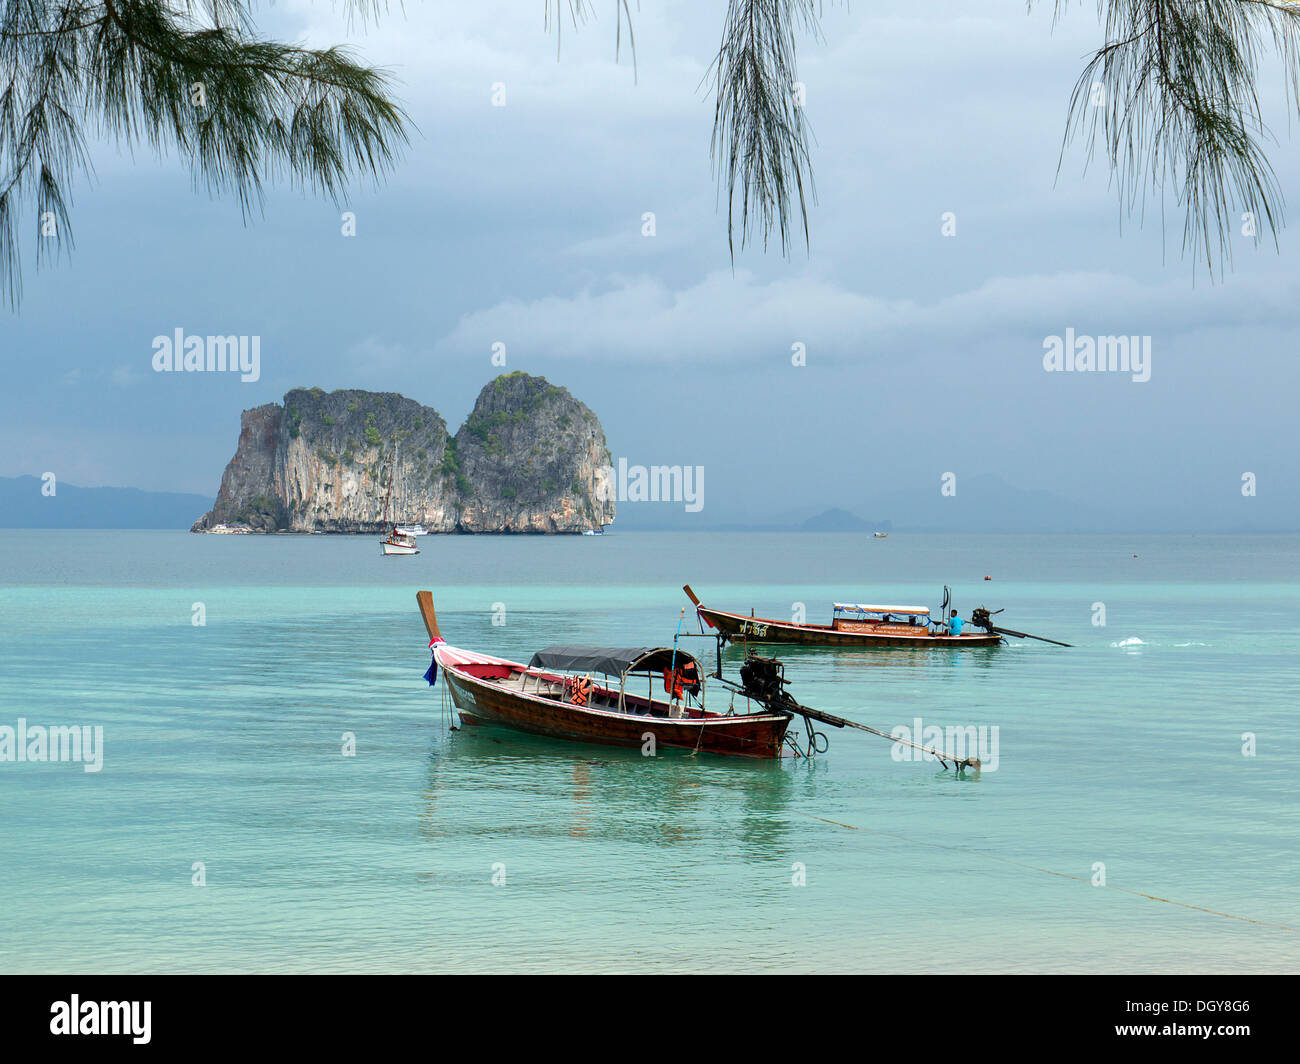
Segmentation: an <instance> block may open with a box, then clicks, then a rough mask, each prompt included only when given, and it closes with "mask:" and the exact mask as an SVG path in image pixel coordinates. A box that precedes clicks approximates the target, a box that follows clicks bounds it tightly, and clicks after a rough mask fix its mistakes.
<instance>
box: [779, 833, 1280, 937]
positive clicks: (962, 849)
mask: <svg viewBox="0 0 1300 1064" xmlns="http://www.w3.org/2000/svg"><path fill="white" fill-rule="evenodd" d="M794 812H796V813H798V814H799V815H800V816H806V817H810V818H811V819H813V820H820V821H821V822H822V823H823V824H834V825H835V826H836V827H840V828H848V829H849V830H850V831H866V832H868V833H870V834H872V835H883V836H884V837H886V838H890V839H900V840H902V841H903V842H914V843H916V844H917V845H920V846H931V847H933V848H935V849H939V850H949V851H951V852H954V853H969V854H974V855H975V856H976V857H987V858H988V859H989V860H991V861H1002V862H1003V863H1004V864H1009V865H1015V866H1016V867H1017V868H1028V869H1031V870H1032V871H1035V872H1046V873H1047V874H1048V875H1049V876H1059V877H1060V878H1061V879H1073V880H1075V881H1077V882H1079V883H1088V884H1091V883H1092V880H1091V879H1089V878H1088V877H1087V876H1076V875H1073V874H1072V873H1070V872H1058V871H1056V870H1055V869H1053V868H1043V867H1041V866H1040V865H1033V864H1028V863H1026V862H1024V861H1016V860H1013V859H1012V858H1010V857H1003V856H1002V855H1001V854H997V853H987V852H986V851H984V850H972V849H970V848H969V847H967V846H948V845H945V844H944V843H942V842H928V841H926V840H925V839H914V838H912V837H910V836H908V835H899V834H896V833H895V832H892V831H881V830H879V829H878V828H864V827H859V826H858V825H856V824H844V823H841V822H840V821H838V820H829V819H827V818H826V817H824V816H817V815H816V814H815V813H805V812H804V811H803V810H802V809H796V810H794ZM1100 886H1102V887H1104V888H1105V889H1107V890H1118V891H1121V892H1122V893H1124V894H1132V895H1134V896H1136V897H1139V898H1149V899H1150V900H1151V901H1162V902H1164V903H1165V904H1166V905H1177V906H1179V907H1180V908H1183V909H1193V910H1195V911H1196V912H1201V913H1209V914H1210V915H1212V916H1222V917H1224V918H1226V919H1228V920H1241V921H1242V922H1243V923H1247V924H1258V925H1259V926H1260V927H1274V928H1277V929H1278V930H1279V931H1291V932H1294V933H1295V934H1300V927H1291V926H1289V925H1288V924H1275V923H1273V922H1271V921H1269V920H1256V919H1255V918H1254V917H1251V916H1238V915H1236V914H1235V913H1225V912H1221V911H1220V910H1218V909H1210V908H1207V907H1206V906H1204V905H1192V904H1191V903H1190V902H1185V901H1176V900H1175V899H1173V898H1162V897H1160V895H1158V894H1147V893H1146V892H1145V891H1141V890H1133V889H1132V888H1131V887H1117V886H1114V885H1112V884H1110V883H1102V884H1100Z"/></svg>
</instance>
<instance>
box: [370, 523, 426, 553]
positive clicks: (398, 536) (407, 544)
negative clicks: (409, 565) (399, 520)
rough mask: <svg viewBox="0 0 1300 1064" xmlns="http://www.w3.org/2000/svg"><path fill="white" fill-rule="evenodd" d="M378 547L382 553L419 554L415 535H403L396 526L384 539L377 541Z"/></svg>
mask: <svg viewBox="0 0 1300 1064" xmlns="http://www.w3.org/2000/svg"><path fill="white" fill-rule="evenodd" d="M379 549H380V551H381V552H382V553H384V554H419V553H420V548H419V547H417V546H416V545H415V537H414V536H408V535H404V534H403V533H402V532H400V531H398V530H397V529H396V528H395V529H393V531H392V532H391V533H389V535H388V536H387V538H385V539H381V540H380V541H379Z"/></svg>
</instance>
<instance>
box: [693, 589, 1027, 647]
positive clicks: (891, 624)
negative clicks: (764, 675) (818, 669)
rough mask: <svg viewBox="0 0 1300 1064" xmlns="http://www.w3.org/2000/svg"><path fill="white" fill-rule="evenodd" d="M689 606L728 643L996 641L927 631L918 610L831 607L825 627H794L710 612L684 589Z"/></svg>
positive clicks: (996, 640)
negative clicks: (830, 613)
mask: <svg viewBox="0 0 1300 1064" xmlns="http://www.w3.org/2000/svg"><path fill="white" fill-rule="evenodd" d="M682 590H684V591H685V592H686V595H687V597H688V598H689V599H690V600H691V601H692V602H693V603H695V612H696V613H697V614H698V615H699V616H700V618H701V619H702V620H703V621H704V623H705V624H707V625H708V626H709V627H710V628H714V629H717V631H718V632H719V633H721V634H722V636H723V637H725V638H726V639H728V640H730V641H731V642H733V643H795V644H802V645H804V646H818V647H913V648H927V647H949V648H966V647H995V646H998V645H999V644H1001V642H1002V636H1001V634H999V633H998V631H996V630H985V631H976V630H975V629H974V627H973V626H972V629H971V630H970V631H964V632H962V633H961V634H960V635H950V634H949V633H948V630H947V628H946V627H938V628H935V627H932V626H931V621H930V611H929V610H928V609H927V608H925V607H924V606H872V605H863V604H860V603H843V602H837V603H835V616H834V619H833V620H832V622H831V623H830V624H796V623H795V622H793V621H778V620H773V619H772V618H770V617H755V616H753V615H752V614H751V615H750V616H748V617H746V616H745V615H744V614H743V613H730V612H728V611H727V610H715V609H713V608H712V607H710V606H705V605H704V604H703V603H702V602H700V600H699V597H698V596H697V595H696V594H695V592H694V591H692V590H691V585H690V584H687V585H685V587H684V588H683V589H682Z"/></svg>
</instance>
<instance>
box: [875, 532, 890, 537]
mask: <svg viewBox="0 0 1300 1064" xmlns="http://www.w3.org/2000/svg"><path fill="white" fill-rule="evenodd" d="M871 538H872V539H888V538H889V533H888V532H872V533H871Z"/></svg>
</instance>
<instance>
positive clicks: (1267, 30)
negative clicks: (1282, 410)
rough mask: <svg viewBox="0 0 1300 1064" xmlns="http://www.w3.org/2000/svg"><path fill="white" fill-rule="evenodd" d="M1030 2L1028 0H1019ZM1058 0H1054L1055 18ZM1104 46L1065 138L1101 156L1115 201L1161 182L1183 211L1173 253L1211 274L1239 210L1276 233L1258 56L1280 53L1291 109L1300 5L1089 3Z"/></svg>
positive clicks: (1277, 213) (1227, 257) (1080, 90)
mask: <svg viewBox="0 0 1300 1064" xmlns="http://www.w3.org/2000/svg"><path fill="white" fill-rule="evenodd" d="M1029 2H1030V6H1032V3H1033V0H1029ZM1068 2H1069V0H1056V16H1057V17H1058V18H1059V17H1060V16H1061V14H1063V12H1064V11H1065V9H1066V7H1067V6H1068ZM1097 8H1098V14H1099V16H1100V17H1102V18H1103V20H1104V24H1105V30H1106V39H1107V43H1106V44H1104V45H1103V46H1102V47H1101V48H1099V49H1098V50H1097V51H1096V53H1094V54H1093V56H1092V58H1091V59H1090V60H1089V62H1088V64H1087V65H1086V66H1085V67H1084V70H1083V73H1082V74H1080V75H1079V80H1078V82H1077V83H1076V84H1075V87H1074V92H1073V95H1072V96H1071V97H1070V105H1069V117H1068V121H1067V125H1066V132H1065V140H1064V143H1063V144H1062V160H1064V152H1065V147H1066V145H1068V143H1069V142H1070V141H1071V140H1073V139H1076V138H1077V139H1080V140H1084V141H1086V142H1087V144H1088V158H1089V159H1091V158H1093V157H1094V155H1095V154H1096V153H1098V152H1099V151H1100V152H1101V153H1103V154H1104V156H1105V158H1106V161H1107V162H1108V163H1109V165H1110V169H1111V174H1112V178H1113V180H1114V184H1115V187H1116V190H1117V191H1118V193H1119V197H1120V202H1121V207H1122V209H1123V210H1124V211H1125V213H1127V214H1132V213H1134V212H1139V213H1140V212H1142V211H1143V209H1144V207H1145V203H1146V198H1147V195H1148V194H1151V195H1153V196H1154V197H1155V198H1157V199H1159V201H1160V202H1161V215H1162V217H1163V204H1164V197H1165V194H1166V191H1167V190H1168V191H1170V192H1172V195H1173V197H1174V199H1175V202H1177V203H1178V204H1179V205H1180V206H1181V207H1182V208H1183V209H1184V211H1185V221H1184V226H1183V251H1184V253H1189V254H1191V255H1192V256H1193V257H1194V258H1197V259H1201V258H1203V260H1204V262H1205V263H1206V265H1207V267H1208V268H1209V270H1210V271H1211V273H1213V272H1214V271H1215V269H1216V265H1217V264H1221V263H1222V262H1225V261H1229V262H1230V261H1231V247H1230V239H1231V237H1232V235H1233V233H1234V232H1235V229H1236V224H1237V220H1238V214H1239V213H1248V214H1249V216H1250V218H1251V219H1252V220H1253V222H1254V223H1255V226H1254V229H1253V235H1254V236H1255V239H1256V241H1257V242H1258V236H1259V229H1260V224H1259V223H1263V224H1264V225H1267V226H1268V229H1269V231H1270V233H1271V235H1272V236H1273V240H1274V244H1275V245H1276V242H1277V231H1278V229H1279V228H1280V226H1281V224H1282V211H1283V203H1282V193H1281V190H1280V188H1279V187H1278V183H1277V179H1276V177H1275V175H1274V172H1273V168H1272V166H1271V165H1270V163H1269V161H1268V158H1267V156H1266V155H1265V154H1264V150H1263V147H1262V146H1261V142H1262V141H1264V140H1266V139H1272V138H1271V136H1270V134H1269V132H1268V130H1267V128H1266V127H1265V125H1264V121H1263V118H1262V116H1261V112H1260V105H1259V99H1258V97H1257V95H1256V88H1255V85H1256V78H1257V75H1258V70H1259V61H1260V58H1261V55H1262V54H1263V53H1264V52H1266V51H1269V50H1271V51H1273V52H1275V53H1276V54H1277V55H1279V56H1280V57H1281V59H1282V61H1283V62H1282V66H1283V69H1284V72H1285V78H1286V86H1287V95H1288V100H1287V105H1288V106H1289V107H1291V108H1292V109H1293V110H1296V111H1298V112H1300V62H1298V60H1300V5H1297V4H1294V3H1274V2H1269V0H1098V4H1097Z"/></svg>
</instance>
